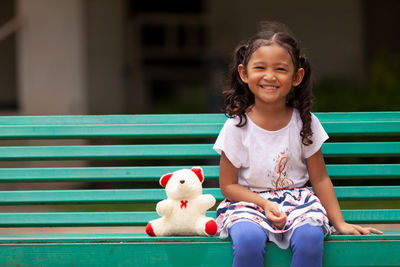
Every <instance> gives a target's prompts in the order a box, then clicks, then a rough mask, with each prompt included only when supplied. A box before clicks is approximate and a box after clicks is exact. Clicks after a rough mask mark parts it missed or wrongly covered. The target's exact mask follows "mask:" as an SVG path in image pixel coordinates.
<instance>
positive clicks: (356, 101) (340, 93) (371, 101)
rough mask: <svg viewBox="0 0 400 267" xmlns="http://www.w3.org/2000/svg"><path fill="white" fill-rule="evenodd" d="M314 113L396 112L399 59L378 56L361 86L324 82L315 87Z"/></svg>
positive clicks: (333, 80) (336, 80)
mask: <svg viewBox="0 0 400 267" xmlns="http://www.w3.org/2000/svg"><path fill="white" fill-rule="evenodd" d="M315 96H316V101H315V106H314V107H315V108H314V110H315V111H393V110H399V109H400V55H388V54H386V53H380V54H379V55H377V56H376V57H374V58H373V60H372V61H371V64H370V67H369V70H368V77H367V78H366V79H365V82H363V83H362V82H358V81H355V80H352V79H346V78H343V77H331V78H325V79H323V80H321V81H320V82H318V83H317V84H316V86H315Z"/></svg>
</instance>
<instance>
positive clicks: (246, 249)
mask: <svg viewBox="0 0 400 267" xmlns="http://www.w3.org/2000/svg"><path fill="white" fill-rule="evenodd" d="M229 234H230V236H231V238H232V242H233V254H234V263H235V262H236V263H238V262H246V263H247V264H250V263H251V265H247V266H259V265H260V264H263V262H264V252H265V245H266V242H267V240H268V237H267V234H266V232H265V231H264V230H263V229H262V228H261V227H260V226H258V225H257V224H255V223H253V222H250V221H241V222H237V223H235V224H234V225H233V226H232V227H231V228H230V229H229ZM234 265H235V264H234ZM237 266H246V265H242V264H237Z"/></svg>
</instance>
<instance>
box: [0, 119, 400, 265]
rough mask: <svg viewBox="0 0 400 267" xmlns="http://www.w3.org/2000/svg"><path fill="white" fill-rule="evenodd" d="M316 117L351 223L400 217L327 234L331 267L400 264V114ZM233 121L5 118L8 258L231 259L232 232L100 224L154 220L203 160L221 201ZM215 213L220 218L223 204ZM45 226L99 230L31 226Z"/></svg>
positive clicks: (77, 261)
mask: <svg viewBox="0 0 400 267" xmlns="http://www.w3.org/2000/svg"><path fill="white" fill-rule="evenodd" d="M316 116H317V117H318V118H319V119H320V121H321V123H322V125H323V126H324V128H325V130H326V131H327V132H328V134H329V135H330V137H331V138H330V139H329V140H328V142H327V143H325V144H324V145H323V147H322V150H323V153H324V156H325V158H326V162H327V169H328V173H329V175H330V177H331V178H332V181H333V183H334V186H335V191H336V194H337V197H338V199H339V201H340V204H341V207H342V212H343V215H344V217H345V219H346V221H348V222H351V223H356V224H378V225H387V224H391V225H393V224H394V225H399V227H394V229H396V230H393V231H384V234H383V235H375V234H373V235H368V236H348V235H332V236H328V237H326V240H325V252H324V266H400V254H399V253H398V251H400V183H399V178H400V139H399V137H400V112H349V113H334V112H332V113H316ZM225 120H226V117H225V116H224V115H223V114H165V115H104V116H103V115H102V116H95V115H86V116H0V142H2V145H1V146H0V164H1V166H2V167H1V168H0V183H1V184H2V185H3V186H4V189H3V190H1V191H0V209H1V211H0V266H96V267H98V266H126V265H130V266H156V265H159V266H231V264H232V243H231V240H230V239H229V238H228V239H224V240H222V239H220V238H218V237H198V236H190V237H179V236H174V237H149V236H147V235H146V234H144V233H105V232H102V231H101V229H102V228H98V227H122V226H124V227H138V226H139V227H141V229H143V227H144V226H145V225H146V224H147V222H148V221H150V220H152V219H154V218H157V217H158V215H157V214H156V212H155V204H156V203H157V202H158V201H160V200H162V199H165V198H166V195H165V191H164V189H163V188H161V187H160V186H159V184H158V179H159V178H160V177H161V176H162V175H164V174H166V173H168V172H173V171H175V170H178V169H181V168H191V167H192V166H201V167H202V168H203V170H204V174H205V183H204V190H203V193H209V194H212V195H213V196H214V197H215V198H216V199H217V202H220V201H221V200H222V199H223V196H222V194H221V192H220V191H219V189H218V176H219V167H218V159H219V155H218V154H217V153H216V152H215V151H213V149H212V145H213V143H214V141H215V138H216V136H217V135H218V133H219V131H220V129H221V127H222V125H223V123H224V122H225ZM66 141H67V143H65V142H66ZM63 184H74V187H73V188H69V187H68V188H62V185H63ZM7 185H11V187H10V188H9V189H7ZM33 185H35V186H33ZM41 185H43V186H41ZM38 208H39V209H38ZM207 213H208V215H209V216H212V217H215V214H216V212H215V207H214V208H213V209H211V210H210V211H208V212H207ZM42 227H45V228H48V227H51V228H54V227H77V228H76V229H79V227H84V228H87V227H97V232H95V233H86V234H82V233H81V234H78V233H75V234H72V233H71V234H34V233H33V234H26V233H25V234H24V231H23V229H24V228H29V229H34V228H36V229H41V228H42ZM9 228H13V229H15V228H20V229H21V233H20V234H10V233H9V232H8V231H7V229H9ZM378 228H379V227H378ZM38 232H39V231H38ZM77 232H79V231H77ZM132 232H133V231H132ZM290 259H291V252H290V250H289V249H287V250H281V249H279V248H278V247H277V246H276V245H274V244H273V243H268V244H267V256H266V262H265V264H266V266H289V265H290Z"/></svg>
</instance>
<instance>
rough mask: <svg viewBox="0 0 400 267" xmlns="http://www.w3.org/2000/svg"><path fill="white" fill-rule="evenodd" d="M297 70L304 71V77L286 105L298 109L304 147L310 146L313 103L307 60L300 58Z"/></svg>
mask: <svg viewBox="0 0 400 267" xmlns="http://www.w3.org/2000/svg"><path fill="white" fill-rule="evenodd" d="M298 67H299V68H303V69H304V77H303V80H302V81H301V83H300V84H299V85H298V86H296V87H294V88H293V91H292V93H291V94H290V95H289V97H288V104H289V105H290V106H292V107H295V108H297V109H298V111H299V113H300V118H301V121H302V122H303V128H302V130H301V132H300V136H301V137H302V142H303V144H304V145H311V144H312V143H313V142H312V140H311V137H312V134H313V132H312V130H311V107H312V102H313V92H312V84H313V78H312V77H313V76H312V72H311V64H310V62H309V60H308V59H307V58H305V57H304V56H301V57H300V58H299V63H298Z"/></svg>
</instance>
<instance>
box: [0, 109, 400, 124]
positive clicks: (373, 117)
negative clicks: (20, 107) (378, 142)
mask: <svg viewBox="0 0 400 267" xmlns="http://www.w3.org/2000/svg"><path fill="white" fill-rule="evenodd" d="M315 115H316V116H317V117H318V119H319V120H320V121H321V122H336V121H338V122H354V123H356V122H363V121H367V122H380V121H381V122H385V121H389V122H390V121H395V122H398V121H400V112H396V111H394V112H317V113H315ZM225 120H226V116H225V115H224V114H222V113H209V114H161V115H160V114H150V115H149V114H144V115H67V116H58V115H57V116H1V117H0V125H98V124H115V125H121V124H122V125H123V124H173V123H179V124H180V123H224V122H225Z"/></svg>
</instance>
